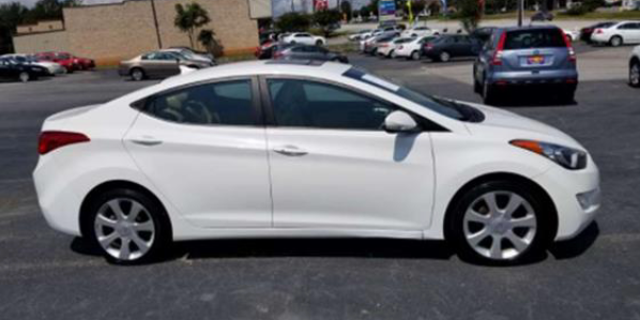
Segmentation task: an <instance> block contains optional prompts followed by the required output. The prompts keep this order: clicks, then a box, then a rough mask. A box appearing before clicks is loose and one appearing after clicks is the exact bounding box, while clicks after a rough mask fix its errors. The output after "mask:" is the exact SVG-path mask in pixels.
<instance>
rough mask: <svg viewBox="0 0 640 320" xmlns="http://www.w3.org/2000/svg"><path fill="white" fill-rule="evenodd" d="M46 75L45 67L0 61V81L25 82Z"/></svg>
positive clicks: (13, 61) (7, 60) (5, 60)
mask: <svg viewBox="0 0 640 320" xmlns="http://www.w3.org/2000/svg"><path fill="white" fill-rule="evenodd" d="M48 75H49V72H48V71H47V69H46V68H45V67H41V66H35V65H31V64H24V63H19V62H17V61H15V60H12V59H9V58H2V59H0V80H20V81H22V82H27V81H30V80H36V79H38V78H40V77H46V76H48Z"/></svg>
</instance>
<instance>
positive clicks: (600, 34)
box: [591, 21, 640, 47]
mask: <svg viewBox="0 0 640 320" xmlns="http://www.w3.org/2000/svg"><path fill="white" fill-rule="evenodd" d="M591 41H592V42H594V43H600V44H608V45H610V46H612V47H617V46H620V45H623V44H636V43H640V21H621V22H617V23H615V24H612V25H610V26H608V27H602V28H596V29H595V30H594V31H593V33H592V34H591Z"/></svg>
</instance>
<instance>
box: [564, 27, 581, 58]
mask: <svg viewBox="0 0 640 320" xmlns="http://www.w3.org/2000/svg"><path fill="white" fill-rule="evenodd" d="M560 32H562V36H563V37H564V43H565V44H566V45H567V50H568V51H569V61H571V62H576V61H578V58H577V57H576V51H575V50H573V46H572V45H571V40H570V39H569V36H568V35H567V34H566V33H565V32H564V31H563V30H560Z"/></svg>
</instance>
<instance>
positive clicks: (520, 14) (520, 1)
mask: <svg viewBox="0 0 640 320" xmlns="http://www.w3.org/2000/svg"><path fill="white" fill-rule="evenodd" d="M523 16H524V0H518V27H522V19H523Z"/></svg>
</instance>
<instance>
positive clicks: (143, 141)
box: [130, 137, 162, 147]
mask: <svg viewBox="0 0 640 320" xmlns="http://www.w3.org/2000/svg"><path fill="white" fill-rule="evenodd" d="M130 141H131V142H133V143H135V144H139V145H141V146H147V147H152V146H157V145H159V144H161V143H162V140H158V139H156V138H153V137H140V138H136V139H131V140H130Z"/></svg>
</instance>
